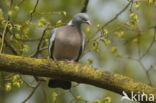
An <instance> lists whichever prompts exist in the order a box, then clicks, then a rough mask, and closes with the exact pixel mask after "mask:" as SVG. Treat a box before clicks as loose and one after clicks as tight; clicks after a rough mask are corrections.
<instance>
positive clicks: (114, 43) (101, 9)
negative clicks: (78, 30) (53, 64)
mask: <svg viewBox="0 0 156 103" xmlns="http://www.w3.org/2000/svg"><path fill="white" fill-rule="evenodd" d="M36 2H37V0H0V33H1V34H2V33H3V31H4V27H5V25H6V23H7V22H9V24H8V25H7V33H6V37H5V38H6V39H7V42H8V44H9V45H10V46H11V47H13V48H14V49H15V50H16V52H17V54H16V55H21V56H33V55H34V53H35V52H36V49H37V46H38V43H39V41H40V38H41V36H42V34H43V31H44V30H45V29H46V28H47V30H46V32H45V36H44V40H43V42H42V44H41V50H40V52H39V53H38V55H37V57H38V58H48V50H47V45H48V38H49V35H50V32H51V30H52V29H53V28H55V27H58V26H61V25H65V24H66V23H68V22H69V21H70V20H71V18H72V16H74V15H75V14H76V13H79V12H80V11H81V9H82V7H83V5H84V2H85V0H39V2H38V4H37V7H36V9H35V11H34V7H35V4H36ZM127 4H128V1H127V0H89V4H88V11H87V12H88V15H89V16H90V19H91V21H92V24H93V26H91V27H87V26H83V27H82V28H83V30H84V32H85V33H86V35H87V44H86V49H85V51H84V54H83V56H82V58H81V60H80V63H85V64H88V65H93V66H94V67H98V68H101V69H105V70H108V71H111V72H115V73H119V74H122V75H126V76H129V77H131V78H133V79H135V80H136V81H140V82H144V83H146V84H150V85H152V86H153V87H155V85H156V79H155V77H156V76H155V73H156V70H155V69H156V46H155V41H156V28H154V26H156V13H155V11H156V2H155V0H135V1H134V2H133V3H132V4H131V5H129V7H128V8H127V9H126V10H125V11H124V12H123V13H122V14H121V15H119V16H118V18H116V19H114V20H113V21H112V22H111V23H110V24H109V25H107V26H105V27H104V28H103V29H102V30H101V31H100V32H98V33H96V31H97V30H98V29H99V28H101V27H102V25H104V24H105V23H107V22H108V21H109V20H111V19H112V18H113V17H115V16H116V15H117V14H118V13H119V12H120V11H121V10H122V9H123V8H124V7H125V6H126V5H127ZM31 14H32V19H31ZM154 31H155V32H154ZM1 41H2V39H1V38H0V45H1ZM3 53H7V54H14V55H15V53H13V52H12V50H11V49H10V47H9V46H7V45H6V44H5V45H4V50H3ZM30 84H31V85H36V81H35V80H34V78H33V77H32V76H26V75H19V74H13V73H6V72H0V103H22V101H23V100H24V99H26V98H27V97H28V95H29V94H30V93H31V92H32V90H33V89H32V88H31V86H30ZM73 85H76V86H75V87H73V88H72V89H71V90H69V91H65V90H62V89H51V88H48V87H47V82H43V83H41V85H40V86H39V88H37V90H36V91H35V93H34V94H33V96H32V97H31V98H30V99H29V100H28V101H27V102H26V103H129V101H121V96H120V95H118V94H116V93H113V92H111V91H108V90H104V89H100V88H97V87H94V86H91V85H87V84H77V83H73Z"/></svg>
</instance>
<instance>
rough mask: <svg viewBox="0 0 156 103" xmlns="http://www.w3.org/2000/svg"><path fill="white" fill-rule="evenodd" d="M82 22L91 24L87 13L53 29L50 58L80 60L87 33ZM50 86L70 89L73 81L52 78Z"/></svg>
mask: <svg viewBox="0 0 156 103" xmlns="http://www.w3.org/2000/svg"><path fill="white" fill-rule="evenodd" d="M82 23H86V24H88V25H91V22H90V21H89V16H88V15H87V14H86V13H78V14H76V15H75V16H74V17H73V18H72V20H71V21H70V22H69V23H68V24H67V25H65V26H61V27H58V28H55V29H53V30H52V34H51V36H50V40H49V55H50V58H52V59H53V60H67V61H74V62H77V61H78V60H79V58H80V56H81V53H82V51H83V49H84V45H85V35H84V33H83V32H82V30H81V24H82ZM48 86H49V87H51V88H63V89H70V88H71V81H64V80H57V79H51V80H50V81H49V83H48Z"/></svg>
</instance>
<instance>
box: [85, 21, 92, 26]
mask: <svg viewBox="0 0 156 103" xmlns="http://www.w3.org/2000/svg"><path fill="white" fill-rule="evenodd" d="M84 23H86V24H88V25H89V26H92V23H91V22H90V21H89V20H88V21H85V22H84Z"/></svg>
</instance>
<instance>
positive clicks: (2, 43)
mask: <svg viewBox="0 0 156 103" xmlns="http://www.w3.org/2000/svg"><path fill="white" fill-rule="evenodd" d="M8 23H9V21H7V22H6V24H5V27H4V30H3V33H2V40H1V41H2V42H1V48H0V53H2V52H3V47H4V39H5V34H6V29H7V26H8Z"/></svg>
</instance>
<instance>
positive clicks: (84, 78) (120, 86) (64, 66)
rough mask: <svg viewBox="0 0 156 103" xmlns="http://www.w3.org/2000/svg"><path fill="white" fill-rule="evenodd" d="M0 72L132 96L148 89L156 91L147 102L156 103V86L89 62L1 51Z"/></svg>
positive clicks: (150, 91)
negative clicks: (59, 80)
mask: <svg viewBox="0 0 156 103" xmlns="http://www.w3.org/2000/svg"><path fill="white" fill-rule="evenodd" d="M0 71H5V72H12V73H20V74H25V75H35V76H41V77H49V78H57V79H62V80H70V81H75V82H78V83H85V84H90V85H94V86H96V87H100V88H103V89H107V90H110V91H113V92H115V93H118V94H120V95H122V92H123V91H125V92H126V93H127V94H128V95H129V96H131V92H132V91H133V93H136V94H138V92H139V93H140V92H144V93H145V94H147V95H150V94H153V95H154V101H153V102H149V101H147V102H146V101H143V102H145V103H156V88H154V87H151V86H148V85H146V84H144V83H141V82H137V81H134V80H133V79H131V78H129V77H126V76H123V75H120V74H116V73H111V72H108V71H106V70H103V69H100V68H95V67H92V66H89V65H84V64H78V63H69V62H65V61H53V60H51V59H35V58H29V57H21V56H13V55H7V54H0ZM138 96H139V94H138ZM144 99H145V98H144Z"/></svg>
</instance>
